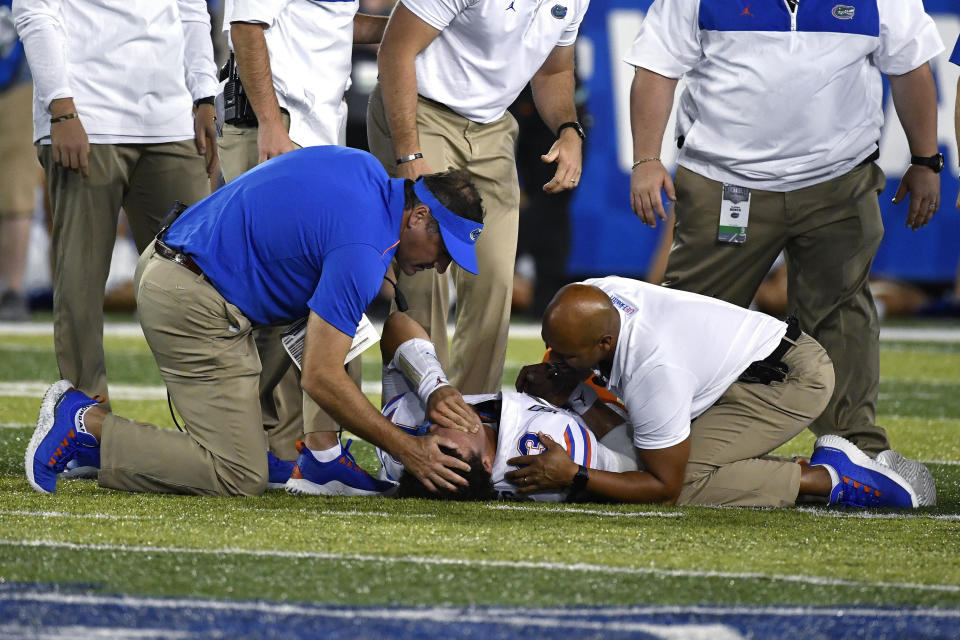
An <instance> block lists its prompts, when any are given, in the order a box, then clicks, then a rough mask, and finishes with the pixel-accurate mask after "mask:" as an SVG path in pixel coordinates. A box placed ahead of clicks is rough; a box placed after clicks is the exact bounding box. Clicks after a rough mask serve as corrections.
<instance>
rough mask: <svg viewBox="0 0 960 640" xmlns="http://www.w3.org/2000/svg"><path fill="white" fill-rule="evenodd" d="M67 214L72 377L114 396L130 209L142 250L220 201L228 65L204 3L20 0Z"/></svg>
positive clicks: (18, 17)
mask: <svg viewBox="0 0 960 640" xmlns="http://www.w3.org/2000/svg"><path fill="white" fill-rule="evenodd" d="M13 14H14V18H15V21H16V26H17V31H18V32H19V34H20V37H21V39H22V40H23V45H24V49H25V51H26V54H27V61H28V62H29V64H30V70H31V72H32V74H33V80H34V100H33V120H34V140H35V141H36V144H37V148H38V153H39V157H40V164H41V165H43V169H44V171H45V172H46V177H47V186H48V188H49V193H50V204H51V208H52V214H53V232H52V251H53V287H54V297H53V324H54V342H55V348H56V356H57V364H58V366H59V367H60V375H61V376H62V377H64V378H69V379H71V380H73V381H74V382H75V384H76V386H77V388H79V389H81V390H82V391H84V392H85V393H87V394H90V395H100V396H103V397H104V398H109V396H108V393H107V372H106V365H105V363H104V356H103V339H102V336H103V296H104V284H105V282H106V279H107V273H108V270H109V265H110V257H111V253H112V250H113V244H114V240H115V238H116V233H117V216H118V214H119V212H120V208H121V207H123V209H124V210H125V211H126V213H127V218H128V219H129V221H130V228H131V229H132V231H133V236H134V241H135V242H136V245H137V249H138V250H139V251H143V250H144V249H145V248H146V246H147V245H148V244H149V243H150V241H151V240H153V237H154V235H155V234H156V233H157V231H159V229H160V225H161V222H162V221H163V218H164V216H165V214H166V212H167V210H168V209H169V208H170V205H171V204H172V203H173V202H174V201H175V200H180V201H183V202H185V203H188V204H190V203H193V202H196V201H197V200H200V199H201V198H203V197H204V196H206V195H207V194H209V192H210V185H209V182H208V175H213V174H214V173H215V172H216V167H217V142H216V128H215V126H214V108H213V96H214V95H215V94H216V89H217V81H216V75H215V74H216V68H215V66H214V63H213V44H212V42H211V40H210V17H209V15H208V13H207V7H206V3H204V2H203V0H176V1H175V0H129V1H127V2H119V3H118V2H108V1H107V0H85V1H83V2H79V1H78V2H65V1H62V0H30V1H21V0H16V1H15V2H14V3H13Z"/></svg>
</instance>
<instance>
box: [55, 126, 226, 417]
mask: <svg viewBox="0 0 960 640" xmlns="http://www.w3.org/2000/svg"><path fill="white" fill-rule="evenodd" d="M37 147H38V154H39V157H40V164H41V165H43V168H44V171H45V172H46V176H47V187H48V189H49V191H50V206H51V209H52V213H53V232H52V237H51V250H52V253H53V329H54V346H55V350H56V356H57V365H58V366H59V367H60V375H61V377H63V378H66V379H68V380H71V381H73V383H74V384H75V385H76V386H77V388H79V389H80V390H81V391H83V392H84V393H87V394H89V395H94V394H100V395H102V396H104V397H106V398H109V396H108V393H107V370H106V365H105V363H104V357H103V289H104V285H105V284H106V281H107V273H108V272H109V270H110V257H111V255H112V254H113V245H114V241H115V240H116V236H117V216H118V215H119V212H120V207H123V209H124V210H125V211H126V213H127V219H128V220H129V221H130V229H131V230H132V231H133V239H134V242H135V243H136V245H137V251H143V250H144V248H146V246H147V245H148V244H149V243H150V241H151V240H153V237H154V235H155V234H156V233H157V231H158V230H159V228H160V223H161V222H162V221H163V218H164V216H165V215H166V213H167V210H168V209H169V208H170V205H171V204H172V203H173V201H174V200H181V201H183V202H185V203H187V204H192V203H194V202H196V201H197V200H200V199H201V198H203V197H205V196H207V195H209V193H210V183H209V182H208V180H207V173H206V164H205V162H204V159H203V156H200V155H197V150H196V147H195V146H194V143H193V141H192V140H184V141H180V142H164V143H158V144H92V145H90V156H89V160H88V164H89V169H90V175H89V177H86V178H84V177H83V176H81V175H80V174H79V173H77V172H74V171H71V170H70V169H65V168H63V167H62V166H60V165H56V164H54V162H53V151H52V149H51V148H50V145H43V144H41V145H37ZM108 406H109V405H108Z"/></svg>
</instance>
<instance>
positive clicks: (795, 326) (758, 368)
mask: <svg viewBox="0 0 960 640" xmlns="http://www.w3.org/2000/svg"><path fill="white" fill-rule="evenodd" d="M801 333H803V332H802V331H801V330H800V321H799V320H797V319H796V318H795V317H793V316H790V317H789V318H787V333H786V335H784V336H783V338H782V339H781V340H780V344H778V345H777V348H776V349H774V350H773V353H771V354H770V355H768V356H767V357H766V358H764V359H763V360H757V361H756V362H753V363H752V364H751V365H750V366H749V367H747V370H746V371H744V372H743V373H741V374H740V377H739V378H737V382H748V383H759V384H770V383H771V382H783V380H784V378H786V377H787V372H788V371H790V368H789V367H788V366H787V365H786V364H784V362H783V356H785V355H786V354H787V351H789V350H790V349H792V348H793V347H794V346H795V345H796V343H797V339H798V338H799V337H800V334H801Z"/></svg>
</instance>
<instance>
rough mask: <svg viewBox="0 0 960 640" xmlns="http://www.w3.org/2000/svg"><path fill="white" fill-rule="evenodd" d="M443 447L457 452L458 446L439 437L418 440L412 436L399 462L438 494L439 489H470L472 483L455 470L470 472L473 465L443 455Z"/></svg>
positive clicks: (398, 456)
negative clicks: (441, 448) (467, 486)
mask: <svg viewBox="0 0 960 640" xmlns="http://www.w3.org/2000/svg"><path fill="white" fill-rule="evenodd" d="M441 446H444V447H448V448H450V449H454V450H456V449H457V445H456V443H454V442H453V441H452V440H449V439H448V438H444V437H443V436H438V435H436V434H427V435H425V436H420V437H417V438H414V437H412V436H411V437H409V438H407V445H406V447H405V449H404V451H402V452H400V453H399V454H398V455H397V459H398V460H400V462H401V463H402V464H403V466H404V468H405V469H407V470H408V471H409V472H410V473H412V474H413V475H414V476H416V477H417V479H418V480H420V482H422V483H423V486H425V487H426V488H427V489H429V490H430V491H433V492H436V491H437V490H438V489H446V490H448V491H456V490H457V487H458V486H466V485H467V484H468V483H467V480H466V479H465V478H463V477H462V476H460V475H458V474H457V473H455V472H454V471H453V469H460V470H462V471H469V470H470V465H468V464H467V463H466V462H464V461H463V460H459V459H457V458H454V457H453V456H448V455H447V454H445V453H443V452H442V451H440V447H441Z"/></svg>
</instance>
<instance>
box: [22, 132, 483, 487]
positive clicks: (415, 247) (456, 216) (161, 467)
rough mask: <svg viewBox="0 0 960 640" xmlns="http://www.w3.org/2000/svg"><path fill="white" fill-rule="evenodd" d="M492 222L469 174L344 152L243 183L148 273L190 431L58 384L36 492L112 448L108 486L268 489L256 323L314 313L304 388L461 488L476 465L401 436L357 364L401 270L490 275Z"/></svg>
mask: <svg viewBox="0 0 960 640" xmlns="http://www.w3.org/2000/svg"><path fill="white" fill-rule="evenodd" d="M482 217H483V213H482V209H481V206H480V197H479V196H478V195H477V191H476V189H475V188H474V186H473V185H472V184H471V183H470V182H469V180H468V179H466V178H465V176H464V174H462V173H460V172H447V173H441V174H431V175H428V176H424V177H423V178H422V179H420V180H418V181H417V182H412V181H410V180H403V179H391V178H389V177H388V176H387V174H386V172H385V171H384V170H383V168H382V167H381V166H380V163H379V162H377V160H376V159H375V158H374V157H373V156H371V155H369V154H367V153H364V152H362V151H357V150H353V149H346V148H343V147H333V146H329V147H311V148H306V149H302V150H298V151H293V152H291V153H288V154H285V155H283V156H280V157H277V158H274V159H273V160H270V161H269V162H266V163H264V164H262V165H260V166H258V167H257V168H255V169H253V170H252V171H250V172H248V173H246V174H244V175H243V176H241V177H240V178H238V179H236V180H234V181H232V182H230V183H229V184H227V185H226V186H225V187H223V188H221V189H220V190H219V191H217V192H216V193H214V194H213V195H211V196H209V197H208V198H206V199H204V200H202V201H200V202H198V203H197V204H195V205H194V206H192V207H190V208H189V209H187V210H186V211H185V212H184V213H183V214H182V215H181V216H180V218H179V219H178V220H177V221H176V222H174V223H173V225H172V226H171V227H170V229H169V230H168V231H166V233H165V234H163V235H162V236H161V237H160V239H159V240H157V241H156V242H155V243H154V244H153V245H151V246H150V247H149V248H148V249H147V250H146V251H145V252H144V254H143V256H142V257H141V259H140V264H139V265H138V268H137V278H136V290H137V301H138V304H139V309H140V322H141V325H142V326H143V332H144V336H145V337H146V339H147V342H148V344H149V345H150V348H151V350H152V351H153V354H154V357H155V359H156V361H157V365H158V366H159V368H160V373H161V375H162V376H163V379H164V382H165V383H166V385H167V389H168V391H169V392H170V397H171V398H172V400H173V403H174V405H176V407H177V410H178V411H179V412H180V414H181V415H182V416H183V419H184V423H185V431H184V432H178V431H172V430H169V429H158V428H157V427H154V426H152V425H149V424H144V423H141V422H135V421H133V420H129V419H126V418H121V417H119V416H116V415H114V414H112V413H107V412H106V411H104V410H103V409H101V408H100V407H97V406H96V404H97V403H96V401H95V400H94V399H91V398H88V397H87V396H85V395H84V394H82V393H80V392H79V391H76V390H73V389H71V387H72V385H71V383H70V382H69V381H66V380H61V381H60V382H58V383H56V384H54V385H53V386H52V387H51V388H50V390H48V391H47V394H46V396H45V397H44V399H43V404H42V406H41V411H40V418H39V420H38V425H37V430H36V432H35V434H34V436H33V439H32V440H31V442H30V445H29V446H28V448H27V457H26V473H27V477H28V479H29V481H30V483H31V485H32V486H33V488H34V489H36V490H38V491H46V492H52V491H54V489H55V488H56V480H57V474H59V473H60V472H62V471H63V469H64V467H65V466H66V464H67V463H68V462H69V461H70V460H71V459H73V458H75V457H77V456H78V454H79V455H81V456H84V457H87V458H89V457H91V456H95V455H96V454H99V458H100V473H99V480H100V484H101V485H102V486H104V487H110V488H115V489H122V490H127V491H150V492H176V493H193V494H221V495H257V494H259V493H262V492H263V491H264V489H265V487H266V484H267V455H266V452H267V443H266V437H265V435H264V431H263V427H262V421H261V416H260V403H259V396H258V386H259V376H260V360H259V356H258V355H257V349H256V345H255V343H254V338H253V333H252V331H251V329H252V327H253V326H254V325H262V324H273V323H284V322H290V321H292V320H295V319H297V318H301V317H304V316H308V318H309V319H308V322H307V335H306V343H305V349H304V357H303V376H302V384H303V388H304V391H305V392H306V393H307V394H308V395H310V396H311V397H312V398H313V399H314V400H316V401H317V403H318V404H319V405H320V406H321V407H323V408H324V409H325V410H326V411H327V412H328V413H330V414H331V416H333V417H334V418H335V419H336V420H337V421H338V422H339V423H340V424H343V425H348V426H349V428H350V430H351V431H352V432H354V433H356V434H357V435H359V436H361V437H363V438H365V439H367V440H369V441H370V442H372V443H374V444H376V445H378V446H380V447H382V448H384V449H386V450H388V451H390V452H391V453H392V454H393V455H395V456H396V457H397V458H399V459H400V460H401V461H403V463H404V465H405V466H406V467H407V468H409V469H411V470H414V471H415V473H416V475H417V476H418V477H420V478H421V480H423V481H424V482H425V484H427V485H428V486H435V487H440V486H442V487H448V488H452V484H463V482H464V481H463V480H462V479H461V478H460V476H458V475H457V474H456V473H454V471H453V469H458V468H459V469H463V470H466V469H467V467H466V464H465V463H463V462H461V461H460V460H457V459H456V458H453V457H449V456H446V455H444V454H443V453H441V452H440V450H439V446H440V445H447V446H449V445H451V444H452V443H447V442H445V441H444V440H443V439H442V438H436V437H434V438H431V439H427V440H424V439H422V438H413V437H410V436H407V435H405V434H403V433H402V432H401V431H400V430H399V429H396V428H395V427H394V426H393V425H392V424H390V423H389V422H388V421H387V420H386V419H385V418H383V416H382V415H380V412H379V411H377V409H376V408H374V407H373V405H371V404H370V402H369V401H367V399H366V398H365V397H364V395H363V394H362V392H361V391H360V389H358V388H357V386H356V385H355V384H354V383H353V381H351V380H350V378H349V377H348V376H347V373H346V371H345V370H344V367H343V363H344V359H345V357H346V355H347V352H348V350H349V348H350V345H351V342H352V338H353V335H354V333H355V331H356V328H357V323H358V322H359V320H360V317H361V315H362V313H363V311H364V310H365V309H366V307H367V305H368V304H369V303H370V302H371V301H372V300H373V298H374V297H375V296H376V295H377V293H378V292H379V290H380V286H381V284H382V280H383V278H384V275H385V273H386V271H387V269H388V267H389V266H390V263H391V261H395V262H396V264H397V266H398V268H399V269H400V270H401V271H403V272H404V273H406V274H413V273H415V272H417V271H421V270H424V269H431V268H435V269H437V270H439V271H443V270H445V269H446V268H447V266H448V265H449V264H450V261H451V260H453V261H455V262H456V263H457V264H458V265H459V266H460V267H462V268H464V269H466V270H468V271H471V272H476V269H477V261H476V254H475V252H474V243H475V242H476V239H477V237H479V235H480V231H481V229H482V227H483V225H482V223H481V220H482ZM461 402H462V401H461ZM463 407H465V405H463ZM463 407H461V405H460V404H459V403H458V402H457V401H456V399H455V400H449V401H448V402H447V411H448V415H449V416H450V418H449V419H450V420H451V421H453V422H459V423H460V424H461V425H462V426H463V427H464V428H471V427H472V425H473V419H474V418H473V416H472V415H470V414H469V413H468V412H466V411H464V410H463ZM334 435H335V434H334ZM452 448H455V447H452ZM335 454H336V455H334V456H331V457H330V459H328V460H324V461H318V462H320V463H326V467H327V468H328V470H329V473H328V474H327V475H328V479H329V480H330V481H331V482H333V483H339V484H345V485H348V488H351V487H352V488H355V489H356V493H364V492H370V493H373V492H377V491H379V490H381V489H382V487H379V486H378V485H377V484H376V482H375V481H373V480H372V479H369V478H368V477H367V476H366V474H365V473H364V472H363V471H362V470H360V469H359V468H358V467H357V466H356V464H355V463H354V461H353V458H352V457H351V456H350V454H349V452H348V451H340V450H339V441H338V440H337V450H336V452H335ZM301 457H303V456H301ZM311 462H312V460H311ZM295 475H296V470H295ZM346 493H351V491H347V492H346Z"/></svg>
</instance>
